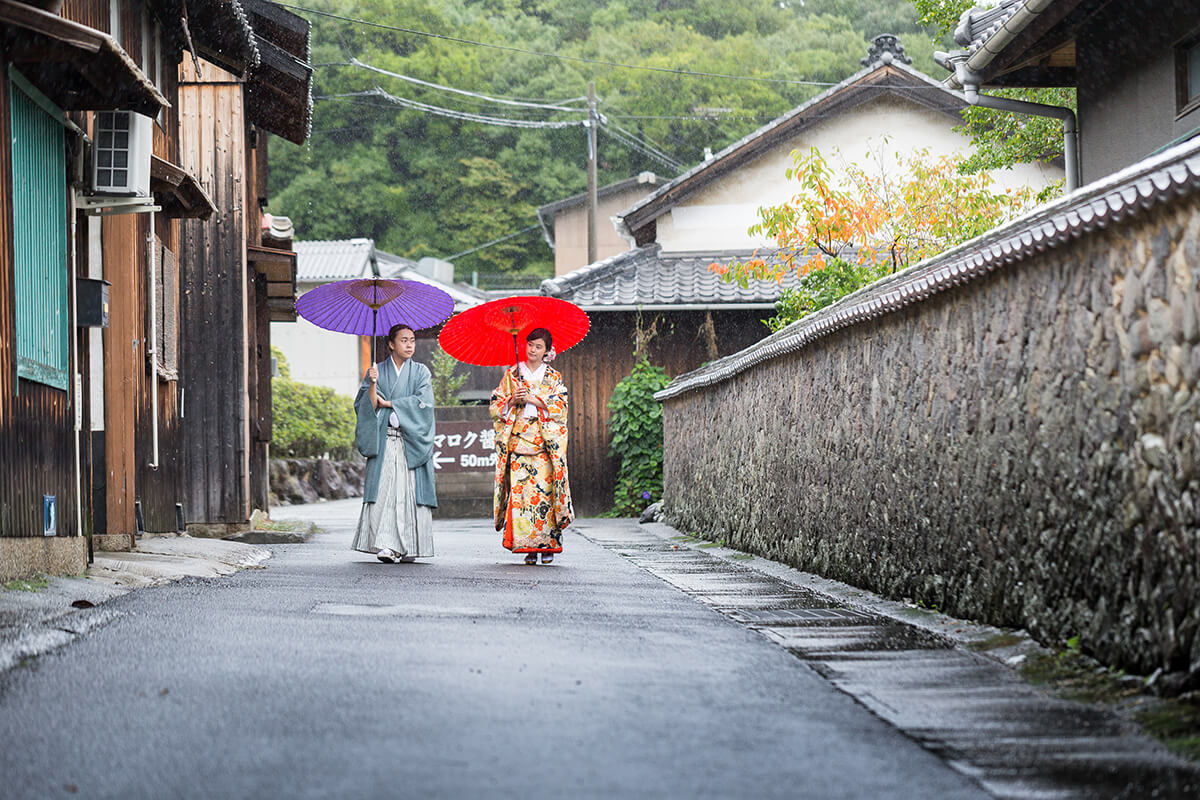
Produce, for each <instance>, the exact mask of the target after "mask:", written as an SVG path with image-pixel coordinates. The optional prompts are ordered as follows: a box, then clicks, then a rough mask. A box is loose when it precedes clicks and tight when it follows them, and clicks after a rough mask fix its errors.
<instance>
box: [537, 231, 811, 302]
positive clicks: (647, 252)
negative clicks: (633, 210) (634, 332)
mask: <svg viewBox="0 0 1200 800" xmlns="http://www.w3.org/2000/svg"><path fill="white" fill-rule="evenodd" d="M752 256H753V253H752V252H750V251H714V252H706V253H663V252H662V251H661V246H660V245H658V244H649V245H646V246H644V247H639V248H637V249H636V250H630V251H628V252H625V253H620V254H618V255H615V256H612V257H610V258H606V259H604V260H603V261H597V262H596V263H595V264H590V265H588V266H586V267H582V268H581V269H577V270H575V271H574V272H569V273H567V274H566V275H563V276H561V277H558V278H554V279H551V280H547V281H543V282H542V294H545V295H550V296H552V297H560V298H562V299H564V300H570V301H571V302H572V303H575V304H576V305H578V306H581V307H582V308H584V309H585V310H605V309H612V310H618V309H622V308H634V307H638V306H641V307H646V308H653V307H663V308H669V307H672V306H697V305H699V306H704V307H712V308H721V307H730V306H747V305H752V306H762V307H764V308H766V307H769V306H771V305H773V304H774V302H775V301H776V300H777V299H779V293H780V291H781V289H782V287H783V286H789V285H792V284H794V282H795V279H794V278H790V279H787V280H785V281H784V282H783V283H782V284H779V283H776V282H775V281H763V280H755V281H750V284H749V286H748V287H747V288H745V289H743V288H742V287H740V286H738V285H737V284H736V283H726V282H724V281H722V280H721V278H720V276H718V275H717V274H716V273H713V272H711V271H709V269H708V265H709V264H712V263H713V262H719V263H725V264H727V263H729V262H730V261H741V260H745V259H748V258H750V257H752Z"/></svg>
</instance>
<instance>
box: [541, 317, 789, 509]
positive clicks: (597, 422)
mask: <svg viewBox="0 0 1200 800" xmlns="http://www.w3.org/2000/svg"><path fill="white" fill-rule="evenodd" d="M589 316H590V317H591V320H592V327H591V330H590V331H589V333H588V336H587V338H586V339H584V340H583V342H581V343H580V344H578V345H576V346H575V347H573V348H571V349H570V350H568V351H567V352H566V353H563V354H562V355H561V356H559V358H558V359H557V360H555V362H554V367H555V368H556V369H557V370H558V371H559V372H561V373H562V374H563V380H565V381H566V384H567V390H568V391H569V392H570V398H571V400H570V411H569V423H568V424H569V431H570V444H569V445H568V452H567V465H568V467H569V469H570V474H571V494H572V499H573V500H574V503H575V512H576V513H577V514H579V515H581V516H587V515H594V514H598V513H601V512H603V511H607V510H609V509H610V508H612V493H613V489H614V487H615V486H616V482H617V463H616V461H615V459H613V458H611V457H609V455H608V452H609V433H608V417H609V414H608V400H609V398H610V397H611V396H612V392H613V389H615V388H616V385H617V382H618V381H620V380H621V379H622V378H624V377H625V376H626V375H628V374H629V371H630V370H631V369H632V368H633V364H634V355H633V347H634V345H633V335H634V331H635V330H636V327H637V314H636V313H635V312H627V311H616V312H603V311H600V312H589ZM767 316H770V313H768V312H765V311H725V312H714V313H713V329H714V331H715V334H716V342H717V352H718V355H719V356H726V355H729V354H731V353H735V352H737V351H738V350H741V349H743V348H745V347H747V346H749V345H751V344H753V343H754V342H757V341H759V340H760V339H762V338H763V337H764V336H766V335H767V334H768V333H769V331H768V330H767V328H766V326H765V325H763V324H762V322H761V320H762V319H763V318H764V317H767ZM656 320H657V330H658V334H657V335H656V336H655V337H654V338H653V339H652V340H651V341H650V345H649V348H648V351H649V355H650V361H651V363H653V364H655V365H657V366H660V367H663V368H664V369H665V370H666V371H667V374H669V375H670V376H671V377H675V376H677V375H680V374H682V373H684V372H688V371H690V370H693V369H696V368H697V367H699V366H700V365H701V364H703V363H704V362H706V361H709V360H710V358H711V357H710V355H709V352H708V349H707V345H706V337H705V335H704V332H703V328H704V325H705V313H704V312H703V311H672V312H663V313H654V312H645V313H644V314H643V315H642V325H643V328H645V327H649V326H650V325H652V324H654V323H655V322H656Z"/></svg>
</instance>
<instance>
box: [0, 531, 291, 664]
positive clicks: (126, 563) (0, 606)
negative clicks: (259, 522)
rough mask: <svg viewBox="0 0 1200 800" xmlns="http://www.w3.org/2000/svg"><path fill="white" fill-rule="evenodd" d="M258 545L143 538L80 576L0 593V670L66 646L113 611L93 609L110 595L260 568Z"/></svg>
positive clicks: (265, 553)
mask: <svg viewBox="0 0 1200 800" xmlns="http://www.w3.org/2000/svg"><path fill="white" fill-rule="evenodd" d="M270 557H271V552H270V551H269V550H267V549H266V548H263V547H257V546H255V545H252V544H244V543H239V542H227V541H223V540H221V539H203V538H194V537H191V536H161V537H146V538H143V539H141V540H139V541H138V544H137V549H136V550H134V551H132V552H124V553H97V554H96V556H95V561H94V563H92V564H91V565H90V566H89V567H88V569H87V572H86V573H85V575H83V576H79V577H73V578H57V577H56V578H49V579H48V580H49V585H48V586H46V587H45V588H42V589H37V590H33V591H20V590H5V591H0V675H3V674H4V673H6V672H8V671H9V670H10V669H12V668H13V667H16V666H18V665H20V664H21V662H23V661H24V660H26V659H28V658H33V657H36V656H40V655H43V654H45V653H48V652H50V651H51V650H54V649H56V648H59V647H62V646H64V645H67V644H70V643H71V642H72V641H74V640H75V638H76V637H78V636H82V635H84V634H86V633H88V632H90V631H93V630H96V629H97V628H99V627H101V626H103V625H106V624H108V623H109V622H111V621H112V620H114V619H118V618H119V617H120V616H121V613H120V612H117V611H112V610H110V609H103V608H97V607H96V606H99V605H101V604H102V603H105V602H107V601H109V600H112V599H113V598H114V597H120V596H121V595H123V594H125V593H127V592H129V591H132V590H134V589H141V588H144V587H146V586H161V585H163V584H166V583H170V582H172V581H177V580H180V579H182V578H189V577H195V578H216V577H221V576H225V575H232V574H233V573H234V572H237V571H239V570H243V569H263V568H264V567H263V562H264V561H266V560H267V559H268V558H270Z"/></svg>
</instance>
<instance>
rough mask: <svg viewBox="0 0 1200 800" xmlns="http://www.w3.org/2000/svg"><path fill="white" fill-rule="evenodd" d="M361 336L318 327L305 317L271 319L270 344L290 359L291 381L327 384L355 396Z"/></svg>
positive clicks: (357, 382)
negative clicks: (293, 319) (288, 319)
mask: <svg viewBox="0 0 1200 800" xmlns="http://www.w3.org/2000/svg"><path fill="white" fill-rule="evenodd" d="M358 343H359V337H357V336H351V335H350V334H347V333H334V332H333V331H327V330H325V329H324V328H318V327H317V326H316V325H313V324H312V323H311V322H309V321H308V320H306V319H304V318H303V317H299V318H297V319H296V321H295V322H272V323H271V344H273V345H274V346H276V347H278V348H279V350H280V351H281V352H282V353H283V356H284V358H286V359H287V362H288V367H289V368H290V369H291V373H292V380H294V381H299V382H300V383H309V384H313V385H314V386H328V387H329V388H330V389H333V390H334V391H335V392H337V393H338V394H343V395H348V396H350V397H354V395H355V394H356V393H357V392H358V386H359V382H360V381H361V380H362V375H360V374H359V373H358V357H359V356H358V353H359V349H358V348H359V344H358Z"/></svg>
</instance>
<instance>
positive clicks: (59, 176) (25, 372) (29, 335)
mask: <svg viewBox="0 0 1200 800" xmlns="http://www.w3.org/2000/svg"><path fill="white" fill-rule="evenodd" d="M9 97H10V98H11V102H10V117H11V120H10V121H11V124H12V179H13V194H12V197H13V278H14V288H15V294H16V298H15V299H16V314H15V316H16V334H17V335H16V350H17V375H18V377H21V378H25V379H27V380H31V381H37V382H38V383H44V384H47V385H49V386H53V387H55V388H57V389H66V388H67V377H68V370H69V364H68V358H69V349H68V348H69V346H70V331H71V329H70V309H69V306H68V304H67V287H68V278H69V276H68V268H69V265H68V263H67V237H68V235H69V234H68V229H67V164H66V134H65V131H64V129H63V126H62V122H61V120H63V119H64V115H63V112H62V110H61V109H59V108H57V107H56V106H55V105H54V104H53V103H51V102H50V100H48V99H47V98H46V97H44V96H43V95H42V94H41V92H39V91H38V90H37V89H35V88H33V86H32V85H31V84H29V82H28V81H26V80H25V79H24V78H22V77H21V76H20V75H19V73H17V72H16V70H12V71H11V72H10V80H9Z"/></svg>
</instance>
